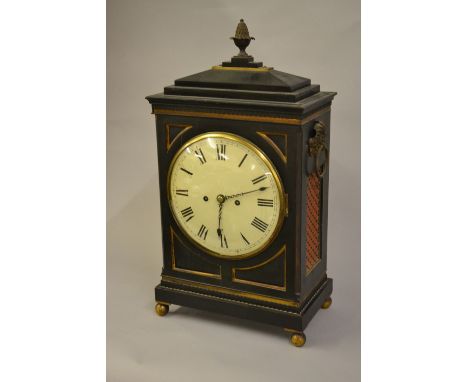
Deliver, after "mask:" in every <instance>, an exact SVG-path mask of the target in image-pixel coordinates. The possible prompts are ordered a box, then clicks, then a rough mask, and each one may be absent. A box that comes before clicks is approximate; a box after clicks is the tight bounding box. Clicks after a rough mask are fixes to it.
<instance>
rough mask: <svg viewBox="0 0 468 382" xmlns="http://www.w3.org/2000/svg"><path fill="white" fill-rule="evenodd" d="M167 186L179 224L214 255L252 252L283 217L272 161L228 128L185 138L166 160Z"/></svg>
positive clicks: (275, 230)
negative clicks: (186, 140)
mask: <svg viewBox="0 0 468 382" xmlns="http://www.w3.org/2000/svg"><path fill="white" fill-rule="evenodd" d="M168 191H169V202H170V205H171V209H172V213H173V215H174V218H175V220H176V221H177V224H178V225H179V227H180V228H181V230H182V231H183V232H184V233H185V235H187V237H188V238H189V239H191V240H192V241H193V242H195V243H196V244H197V245H198V246H200V247H202V248H203V249H204V250H205V251H206V252H208V253H210V254H212V255H215V256H222V257H231V258H236V257H247V256H252V255H254V254H257V253H258V252H260V251H262V250H263V249H265V248H266V246H268V245H269V244H270V243H271V242H272V240H273V239H274V238H275V237H276V234H277V233H278V230H279V228H280V226H281V224H282V220H283V218H284V191H283V186H282V184H281V181H280V179H279V176H278V174H277V172H276V170H275V168H274V167H273V164H272V163H271V162H270V160H269V159H268V158H267V157H266V156H265V154H263V153H262V152H261V151H260V149H258V148H257V147H256V146H255V145H253V144H252V143H251V142H249V141H247V140H246V139H244V138H241V137H239V136H237V135H233V134H227V133H207V134H202V135H199V136H197V137H195V138H193V139H191V140H190V141H189V142H187V143H186V144H185V145H184V146H183V147H182V148H181V149H180V150H179V151H178V153H177V154H176V155H175V157H174V159H173V161H172V163H171V167H170V169H169V177H168Z"/></svg>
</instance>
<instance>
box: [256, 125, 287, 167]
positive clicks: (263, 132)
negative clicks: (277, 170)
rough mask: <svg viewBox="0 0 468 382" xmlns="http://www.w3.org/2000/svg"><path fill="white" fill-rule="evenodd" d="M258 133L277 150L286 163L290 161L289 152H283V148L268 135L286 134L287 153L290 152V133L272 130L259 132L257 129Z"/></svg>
mask: <svg viewBox="0 0 468 382" xmlns="http://www.w3.org/2000/svg"><path fill="white" fill-rule="evenodd" d="M257 134H258V135H260V136H261V137H262V138H263V139H264V140H265V141H266V142H267V143H268V144H269V145H270V146H271V147H273V149H274V150H275V151H276V153H277V154H278V155H279V157H280V158H281V160H282V161H283V162H284V163H287V162H288V157H287V154H286V155H285V154H283V152H282V151H281V149H280V148H279V147H278V145H277V144H276V143H275V142H274V141H273V140H272V139H271V138H270V137H269V136H268V135H279V136H284V142H285V146H286V147H285V148H286V153H287V152H288V134H285V133H270V132H265V131H262V132H259V131H257Z"/></svg>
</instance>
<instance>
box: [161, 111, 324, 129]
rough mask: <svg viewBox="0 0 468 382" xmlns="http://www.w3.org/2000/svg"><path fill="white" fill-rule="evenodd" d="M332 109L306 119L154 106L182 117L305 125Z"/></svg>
mask: <svg viewBox="0 0 468 382" xmlns="http://www.w3.org/2000/svg"><path fill="white" fill-rule="evenodd" d="M327 111H330V107H326V108H323V109H320V110H318V111H317V112H315V113H314V114H311V115H309V116H307V117H306V118H304V119H299V118H284V117H269V116H262V115H245V114H229V113H209V112H201V111H186V110H172V109H159V108H157V107H153V113H154V114H156V115H158V114H160V115H176V116H182V117H202V118H216V119H232V120H236V121H251V122H269V123H279V124H282V125H295V126H300V125H304V124H305V123H307V122H310V121H311V120H313V119H315V118H317V117H318V116H319V115H321V114H323V113H325V112H327Z"/></svg>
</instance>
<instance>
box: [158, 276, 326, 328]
mask: <svg viewBox="0 0 468 382" xmlns="http://www.w3.org/2000/svg"><path fill="white" fill-rule="evenodd" d="M332 291H333V280H332V279H330V278H326V279H325V280H324V282H323V283H322V284H321V285H320V286H319V287H318V288H317V289H316V290H315V292H314V293H312V294H311V295H310V296H309V297H308V298H307V299H306V300H305V301H304V302H303V303H302V304H301V305H300V306H298V307H294V306H279V305H278V304H267V303H262V302H259V301H247V299H240V298H239V299H237V298H232V296H229V295H226V294H223V293H216V294H213V293H210V292H209V291H205V290H202V289H196V288H190V289H189V288H187V287H185V286H183V285H178V284H176V283H167V282H163V283H162V284H160V285H158V286H157V287H156V288H155V297H156V301H157V302H158V304H160V303H162V302H163V304H174V305H180V306H186V307H189V308H196V309H200V310H205V311H209V312H214V313H221V314H225V315H229V316H234V317H238V318H243V319H247V320H251V321H256V322H261V323H264V324H269V325H273V326H278V327H281V328H283V329H287V330H289V331H293V332H298V333H302V332H303V331H304V330H305V328H306V326H307V324H308V323H309V322H310V320H311V319H312V318H313V317H314V315H315V314H316V313H317V312H318V311H319V310H320V309H321V308H325V306H327V305H328V306H329V304H328V303H327V301H331V298H330V296H331V293H332ZM285 301H288V300H285ZM328 306H327V307H328Z"/></svg>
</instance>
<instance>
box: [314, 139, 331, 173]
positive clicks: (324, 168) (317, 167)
mask: <svg viewBox="0 0 468 382" xmlns="http://www.w3.org/2000/svg"><path fill="white" fill-rule="evenodd" d="M322 151H323V152H324V153H325V162H324V163H323V164H322V165H320V163H319V157H320V153H321V152H322ZM328 158H329V155H328V148H327V146H325V145H324V144H321V145H320V146H319V148H318V150H317V154H316V155H315V174H316V175H317V176H318V177H319V178H323V176H324V175H325V174H326V172H327V170H328V160H329V159H328Z"/></svg>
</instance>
